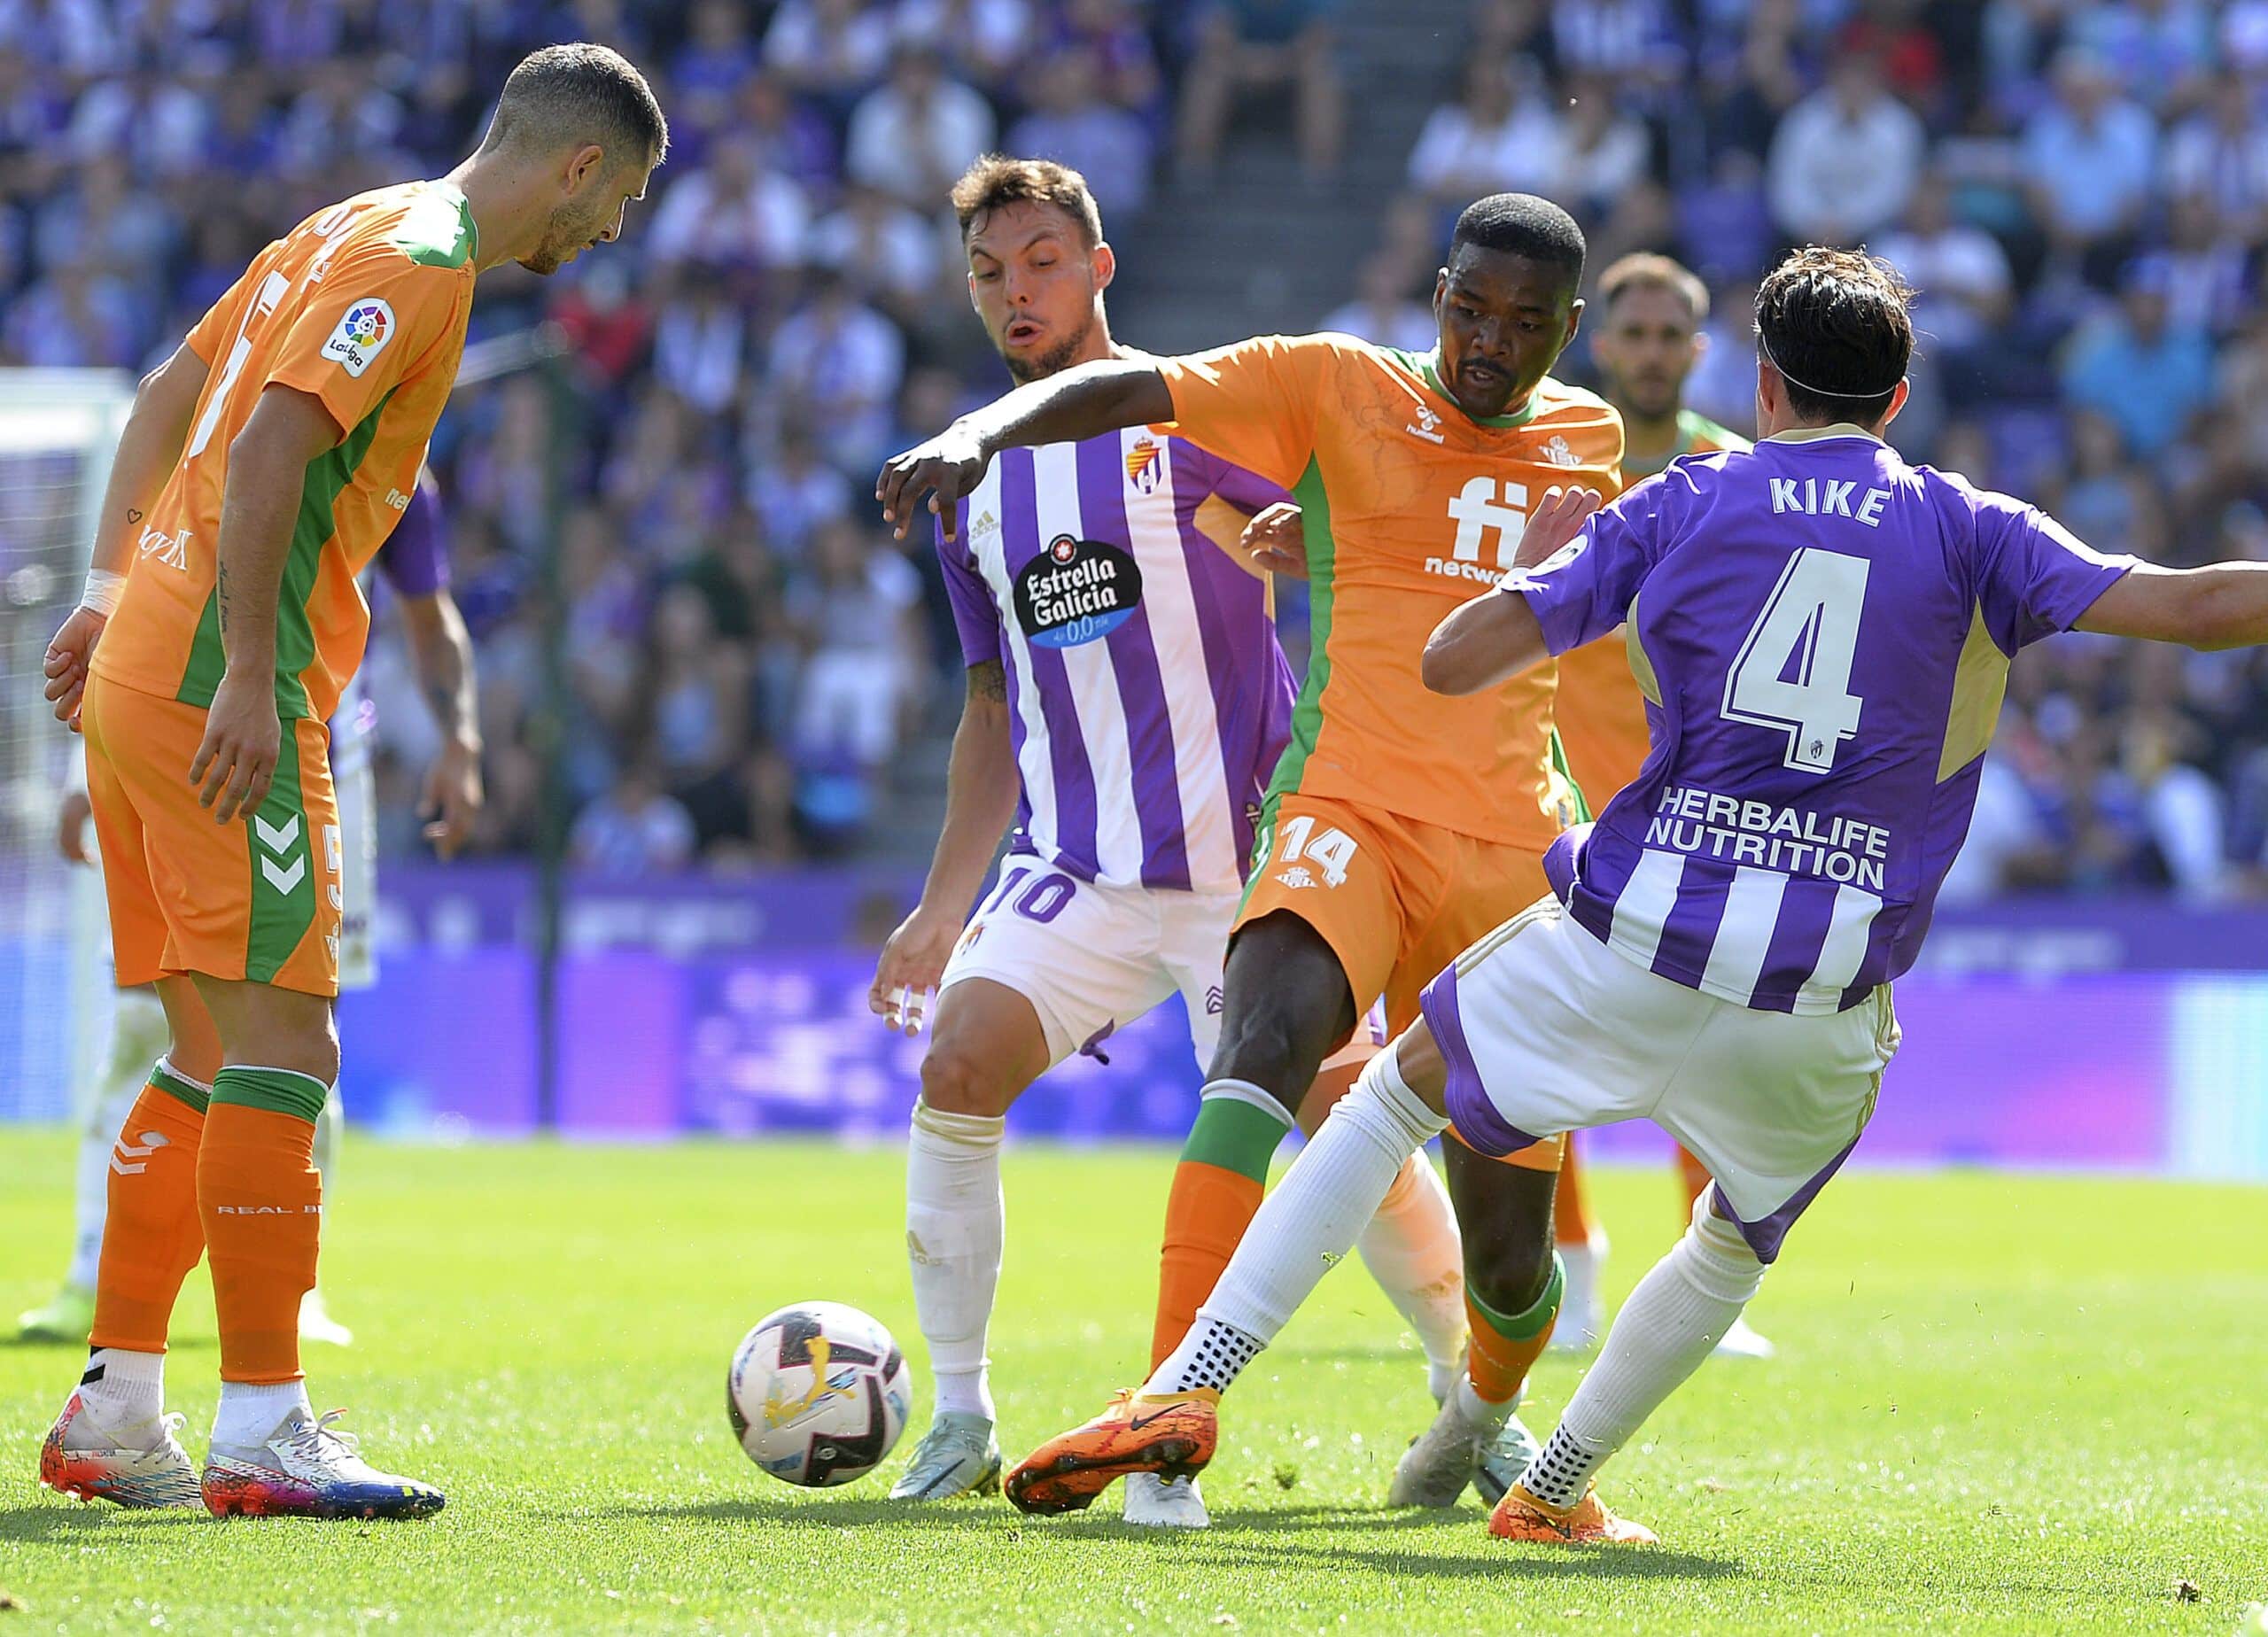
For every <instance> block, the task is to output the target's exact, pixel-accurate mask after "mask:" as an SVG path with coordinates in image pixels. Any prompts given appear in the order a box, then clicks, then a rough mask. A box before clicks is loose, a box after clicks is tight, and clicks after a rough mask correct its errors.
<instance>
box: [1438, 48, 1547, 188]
mask: <svg viewBox="0 0 2268 1637" xmlns="http://www.w3.org/2000/svg"><path fill="white" fill-rule="evenodd" d="M1523 66H1526V65H1523ZM1527 67H1528V72H1530V73H1532V72H1533V68H1532V66H1527ZM1524 77H1525V76H1524V75H1523V74H1520V73H1518V72H1516V71H1515V66H1514V64H1512V63H1511V62H1508V61H1506V60H1504V59H1503V58H1475V59H1474V60H1473V61H1472V62H1470V63H1468V64H1466V65H1465V70H1464V87H1463V91H1462V95H1460V97H1458V99H1457V100H1456V102H1453V103H1443V104H1442V105H1441V106H1440V107H1438V108H1436V109H1434V110H1433V113H1432V114H1431V115H1430V116H1429V117H1428V118H1427V119H1426V120H1425V128H1424V129H1423V130H1422V131H1420V132H1419V133H1418V134H1417V147H1416V148H1414V149H1412V150H1411V151H1410V183H1411V185H1412V186H1414V187H1415V188H1417V190H1418V191H1419V192H1420V193H1422V194H1424V195H1425V197H1426V198H1429V199H1431V200H1433V202H1434V203H1435V204H1436V205H1439V206H1443V207H1449V206H1456V207H1458V208H1462V207H1463V206H1465V205H1467V204H1469V203H1471V202H1472V200H1473V199H1474V198H1478V197H1480V195H1482V194H1484V193H1504V192H1542V191H1544V190H1548V189H1550V188H1551V187H1552V186H1553V185H1554V184H1555V183H1556V182H1557V180H1558V175H1559V161H1560V153H1561V139H1560V130H1559V117H1558V115H1557V114H1556V113H1555V112H1552V110H1551V108H1550V105H1549V104H1548V103H1547V102H1546V101H1545V99H1544V97H1542V96H1541V95H1539V94H1536V93H1534V92H1531V91H1529V90H1527V89H1525V88H1524V87H1523V86H1522V84H1521V81H1522V79H1523V78H1524Z"/></svg>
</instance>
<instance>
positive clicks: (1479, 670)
mask: <svg viewBox="0 0 2268 1637" xmlns="http://www.w3.org/2000/svg"><path fill="white" fill-rule="evenodd" d="M1599 505H1600V499H1599V494H1598V492H1597V491H1596V490H1595V489H1558V488H1553V489H1548V490H1546V491H1545V492H1544V495H1543V499H1542V500H1541V501H1539V502H1538V503H1537V505H1536V508H1535V510H1534V512H1532V513H1531V514H1529V516H1528V520H1527V527H1526V529H1525V530H1524V531H1522V532H1521V535H1520V546H1519V552H1518V555H1516V556H1515V557H1514V558H1513V567H1514V570H1515V571H1516V572H1520V573H1525V572H1526V571H1528V570H1534V569H1542V568H1545V567H1548V566H1550V564H1551V559H1553V558H1555V557H1557V555H1559V554H1560V553H1561V552H1563V551H1565V550H1566V548H1567V547H1569V546H1571V545H1572V544H1573V543H1574V540H1575V537H1576V536H1578V535H1579V534H1581V532H1582V531H1583V525H1584V524H1586V523H1588V522H1589V521H1590V519H1591V517H1592V516H1593V515H1594V514H1596V512H1597V510H1598V508H1599ZM1550 657H1551V648H1550V645H1549V644H1548V643H1547V642H1546V641H1545V640H1544V636H1543V626H1542V624H1541V623H1540V622H1539V621H1538V620H1537V619H1536V617H1535V610H1534V609H1531V608H1529V607H1528V605H1527V599H1526V597H1525V596H1524V595H1522V594H1520V593H1519V592H1518V591H1514V590H1511V589H1509V588H1500V589H1498V590H1495V591H1491V592H1487V593H1484V594H1482V595H1480V596H1478V597H1475V598H1474V599H1473V600H1472V601H1470V602H1468V603H1465V604H1464V606H1463V607H1461V608H1459V609H1456V610H1455V611H1454V612H1452V613H1451V614H1450V615H1449V617H1448V618H1447V619H1445V620H1443V621H1442V622H1441V624H1440V625H1436V626H1434V627H1433V635H1432V636H1431V637H1429V638H1427V639H1426V640H1425V655H1424V656H1423V657H1422V658H1421V659H1420V660H1419V661H1418V664H1417V674H1418V676H1419V677H1420V678H1421V679H1423V680H1424V682H1425V686H1426V687H1428V688H1430V689H1431V690H1433V692H1434V693H1436V694H1478V693H1479V692H1480V691H1481V689H1483V688H1487V687H1495V686H1496V685H1497V684H1498V683H1500V682H1508V681H1510V680H1511V679H1512V678H1514V677H1516V676H1518V675H1519V674H1520V673H1521V672H1522V671H1527V670H1529V669H1531V668H1532V667H1534V666H1536V665H1540V664H1542V663H1543V662H1544V661H1545V660H1547V659H1549V658H1550Z"/></svg>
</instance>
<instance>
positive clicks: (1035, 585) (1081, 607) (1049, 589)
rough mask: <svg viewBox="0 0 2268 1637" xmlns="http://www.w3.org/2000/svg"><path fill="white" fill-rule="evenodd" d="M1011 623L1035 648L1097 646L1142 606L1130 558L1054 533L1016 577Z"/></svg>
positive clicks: (1138, 569)
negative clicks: (1018, 628)
mask: <svg viewBox="0 0 2268 1637" xmlns="http://www.w3.org/2000/svg"><path fill="white" fill-rule="evenodd" d="M1015 602H1016V622H1017V624H1019V625H1021V626H1022V627H1023V632H1024V635H1025V636H1026V637H1027V638H1028V639H1029V640H1031V641H1033V642H1035V643H1037V645H1038V646H1040V647H1041V648H1077V647H1079V646H1080V645H1081V644H1082V643H1086V642H1099V641H1100V640H1102V639H1103V638H1105V637H1107V636H1108V635H1109V634H1110V633H1111V632H1114V631H1115V630H1117V629H1118V628H1119V627H1120V626H1121V625H1124V624H1125V623H1126V622H1127V621H1128V620H1129V619H1130V618H1132V617H1133V616H1134V610H1135V609H1137V608H1138V607H1140V606H1141V602H1142V570H1141V566H1140V565H1139V564H1138V563H1137V562H1135V561H1134V559H1133V556H1132V555H1130V553H1127V552H1124V551H1122V550H1120V549H1119V548H1118V547H1115V546H1107V545H1105V544H1104V543H1103V542H1102V541H1100V540H1082V539H1073V538H1072V537H1071V536H1070V535H1068V534H1059V535H1057V536H1056V537H1055V539H1053V540H1052V541H1051V542H1049V544H1048V547H1047V549H1046V550H1045V551H1044V552H1042V553H1040V554H1039V555H1037V557H1034V558H1033V559H1032V560H1031V561H1030V562H1027V563H1026V564H1024V566H1023V567H1022V569H1021V570H1019V571H1018V572H1017V575H1016V592H1015Z"/></svg>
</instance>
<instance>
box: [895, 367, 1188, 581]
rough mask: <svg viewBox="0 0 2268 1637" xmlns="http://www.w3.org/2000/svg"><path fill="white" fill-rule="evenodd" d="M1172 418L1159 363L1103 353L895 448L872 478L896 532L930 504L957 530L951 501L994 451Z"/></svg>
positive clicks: (975, 480) (979, 475) (972, 482)
mask: <svg viewBox="0 0 2268 1637" xmlns="http://www.w3.org/2000/svg"><path fill="white" fill-rule="evenodd" d="M1172 419H1173V392H1171V390H1170V389H1169V388H1168V387H1167V385H1166V383H1165V377H1164V376H1161V375H1160V374H1159V373H1158V371H1157V369H1156V368H1155V366H1153V365H1151V364H1147V363H1144V362H1141V361H1138V360H1133V359H1119V358H1107V359H1099V360H1097V361H1095V362H1093V363H1091V364H1081V365H1080V366H1078V368H1076V369H1066V370H1064V371H1063V372H1062V373H1061V374H1060V375H1052V376H1048V377H1047V378H1046V379H1045V380H1043V381H1032V382H1028V383H1026V384H1024V385H1022V386H1020V387H1018V388H1016V390H1015V391H1014V392H1010V393H1008V394H1007V395H1006V397H1003V398H998V399H995V400H993V401H992V402H990V403H989V404H987V405H985V406H984V407H983V408H982V409H973V410H971V411H970V412H969V413H968V414H967V415H963V416H961V418H960V419H959V420H958V421H955V422H954V423H952V424H951V426H949V427H947V428H946V429H945V430H944V431H942V432H940V433H938V434H937V436H936V437H935V438H931V439H929V441H928V442H927V443H924V444H918V445H916V446H914V447H913V448H911V449H908V450H907V451H905V454H899V455H894V456H892V457H891V458H890V460H889V462H887V463H886V464H885V465H884V466H883V467H882V476H881V477H878V478H876V479H875V480H874V498H875V499H876V500H880V501H881V502H882V521H883V522H885V523H887V524H890V525H891V529H892V531H893V532H894V533H895V534H896V535H897V538H898V539H905V537H906V531H908V530H909V529H911V528H912V527H913V523H914V518H915V516H916V514H917V513H919V512H920V511H921V510H922V509H923V497H924V496H925V495H926V496H928V507H927V509H928V511H929V512H930V513H931V514H932V515H934V516H937V517H938V518H940V519H942V520H943V522H944V535H945V538H946V539H949V540H950V539H953V538H954V535H953V506H954V503H955V502H956V501H958V500H960V499H962V498H963V497H964V496H965V495H967V493H968V492H969V491H970V490H972V489H974V488H975V487H976V485H978V484H979V483H980V482H982V481H983V477H984V472H985V469H986V468H987V467H989V466H990V465H991V463H992V457H993V456H994V455H996V454H998V453H999V452H1000V451H1001V450H1003V449H1012V448H1015V447H1018V446H1021V445H1026V444H1051V443H1073V442H1076V441H1077V440H1078V439H1080V438H1092V437H1094V436H1095V435H1096V434H1097V433H1099V432H1109V431H1117V430H1118V429H1119V428H1120V427H1122V426H1146V425H1149V424H1150V423H1153V422H1156V421H1170V420H1172Z"/></svg>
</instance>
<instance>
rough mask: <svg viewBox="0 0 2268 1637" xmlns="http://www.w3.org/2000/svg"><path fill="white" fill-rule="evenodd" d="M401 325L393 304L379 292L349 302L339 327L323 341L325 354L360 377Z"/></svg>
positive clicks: (323, 352) (351, 373) (357, 377)
mask: <svg viewBox="0 0 2268 1637" xmlns="http://www.w3.org/2000/svg"><path fill="white" fill-rule="evenodd" d="M397 327H398V326H397V325H396V324H395V322H394V316H393V308H392V306H389V305H388V304H387V303H386V302H384V301H383V300H381V299H379V298H377V296H365V297H363V298H362V299H361V300H360V301H356V302H353V303H352V304H350V305H349V306H348V307H347V309H346V313H345V314H344V315H343V316H342V317H341V318H340V319H339V321H338V329H336V330H332V331H331V332H330V339H328V340H326V341H325V342H324V343H323V344H322V355H323V356H324V357H325V358H328V359H330V360H331V361H333V362H335V363H337V364H338V365H339V366H340V367H341V368H342V369H345V370H346V373H347V374H348V375H351V376H353V377H354V378H355V379H357V380H360V379H361V376H362V372H363V371H364V370H366V369H369V367H370V364H371V362H372V361H373V360H375V359H376V358H377V355H378V354H379V353H383V352H384V351H385V350H386V344H387V343H388V342H390V341H392V339H393V333H394V330H395V329H396V328H397Z"/></svg>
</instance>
